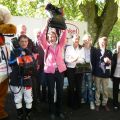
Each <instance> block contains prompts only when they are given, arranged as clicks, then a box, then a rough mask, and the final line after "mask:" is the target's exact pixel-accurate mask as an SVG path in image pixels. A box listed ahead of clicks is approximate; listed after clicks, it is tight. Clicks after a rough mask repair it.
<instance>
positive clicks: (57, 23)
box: [48, 15, 67, 30]
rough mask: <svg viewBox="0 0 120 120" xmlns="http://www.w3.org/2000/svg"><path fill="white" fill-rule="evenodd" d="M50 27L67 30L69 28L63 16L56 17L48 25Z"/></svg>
mask: <svg viewBox="0 0 120 120" xmlns="http://www.w3.org/2000/svg"><path fill="white" fill-rule="evenodd" d="M48 26H49V27H52V28H58V29H62V30H65V29H66V28H67V26H66V24H65V18H64V17H63V16H62V15H54V16H53V17H52V18H51V19H50V21H49V24H48Z"/></svg>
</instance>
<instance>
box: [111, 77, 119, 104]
mask: <svg viewBox="0 0 120 120" xmlns="http://www.w3.org/2000/svg"><path fill="white" fill-rule="evenodd" d="M119 84H120V78H116V77H114V78H113V105H114V106H118V94H119Z"/></svg>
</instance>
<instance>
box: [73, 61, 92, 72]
mask: <svg viewBox="0 0 120 120" xmlns="http://www.w3.org/2000/svg"><path fill="white" fill-rule="evenodd" d="M91 71H92V69H91V64H90V63H86V62H85V63H84V64H81V63H77V64H76V67H75V73H90V72H91Z"/></svg>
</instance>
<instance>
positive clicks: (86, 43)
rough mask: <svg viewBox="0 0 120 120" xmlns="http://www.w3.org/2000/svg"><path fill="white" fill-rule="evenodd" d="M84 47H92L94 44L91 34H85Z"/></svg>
mask: <svg viewBox="0 0 120 120" xmlns="http://www.w3.org/2000/svg"><path fill="white" fill-rule="evenodd" d="M83 44H84V47H90V46H91V45H92V39H91V36H90V35H85V36H83Z"/></svg>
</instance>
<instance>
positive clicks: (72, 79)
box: [67, 68, 83, 107]
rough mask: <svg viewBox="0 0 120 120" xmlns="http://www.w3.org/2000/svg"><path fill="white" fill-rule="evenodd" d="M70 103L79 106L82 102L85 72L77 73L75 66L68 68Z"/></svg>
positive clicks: (71, 105)
mask: <svg viewBox="0 0 120 120" xmlns="http://www.w3.org/2000/svg"><path fill="white" fill-rule="evenodd" d="M67 77H68V105H69V106H70V107H79V106H80V103H81V86H82V77H83V74H76V73H75V68H67Z"/></svg>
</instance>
